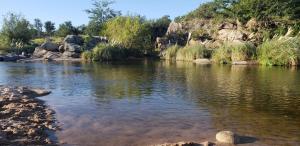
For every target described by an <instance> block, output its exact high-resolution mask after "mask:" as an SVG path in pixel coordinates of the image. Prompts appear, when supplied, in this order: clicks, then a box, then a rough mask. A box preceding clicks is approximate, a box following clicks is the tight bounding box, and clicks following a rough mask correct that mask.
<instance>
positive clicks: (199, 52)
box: [176, 45, 208, 61]
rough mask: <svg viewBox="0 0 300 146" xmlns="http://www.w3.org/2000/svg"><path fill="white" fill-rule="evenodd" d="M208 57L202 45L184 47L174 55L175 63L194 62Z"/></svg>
mask: <svg viewBox="0 0 300 146" xmlns="http://www.w3.org/2000/svg"><path fill="white" fill-rule="evenodd" d="M206 56H208V51H207V49H206V48H204V46H202V45H193V46H186V47H184V48H182V49H179V50H178V52H177V54H176V61H194V60H195V59H198V58H205V57H206Z"/></svg>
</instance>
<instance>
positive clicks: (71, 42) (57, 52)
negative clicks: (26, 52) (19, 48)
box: [32, 35, 107, 60]
mask: <svg viewBox="0 0 300 146" xmlns="http://www.w3.org/2000/svg"><path fill="white" fill-rule="evenodd" d="M102 42H103V43H106V42H107V39H106V38H104V37H99V36H94V37H92V38H91V39H90V40H89V41H88V42H84V39H83V38H82V37H81V36H78V35H68V36H67V37H66V38H65V39H64V40H63V41H62V42H61V44H55V43H52V42H45V43H43V44H42V45H41V46H39V47H37V48H36V49H35V51H34V53H33V55H32V56H33V57H32V58H33V59H44V60H68V59H76V58H80V54H81V53H82V51H84V50H90V49H92V48H94V47H95V46H96V45H97V44H98V43H102Z"/></svg>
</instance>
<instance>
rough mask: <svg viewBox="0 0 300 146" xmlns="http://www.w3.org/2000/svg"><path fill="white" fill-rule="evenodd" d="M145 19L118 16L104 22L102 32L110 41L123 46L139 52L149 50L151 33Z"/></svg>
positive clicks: (150, 47)
mask: <svg viewBox="0 0 300 146" xmlns="http://www.w3.org/2000/svg"><path fill="white" fill-rule="evenodd" d="M146 26H147V25H146V21H145V19H144V18H142V17H139V16H119V17H116V18H113V19H110V20H109V21H108V22H107V23H105V26H104V27H105V29H103V34H104V35H105V36H107V37H108V38H109V40H111V42H112V43H116V44H119V45H121V46H122V47H124V48H128V49H135V50H137V51H139V52H140V53H141V54H142V53H144V52H145V51H148V50H151V49H152V48H153V47H152V43H151V35H150V33H149V31H150V30H149V28H148V27H146Z"/></svg>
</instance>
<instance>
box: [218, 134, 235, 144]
mask: <svg viewBox="0 0 300 146" xmlns="http://www.w3.org/2000/svg"><path fill="white" fill-rule="evenodd" d="M216 139H217V141H218V142H220V143H226V144H238V142H239V138H238V136H237V135H236V134H234V133H233V132H231V131H221V132H219V133H217V135H216Z"/></svg>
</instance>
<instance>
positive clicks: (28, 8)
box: [0, 0, 209, 26]
mask: <svg viewBox="0 0 300 146" xmlns="http://www.w3.org/2000/svg"><path fill="white" fill-rule="evenodd" d="M115 1H116V3H115V4H114V5H113V8H114V9H116V10H121V11H122V13H123V14H128V13H129V14H141V15H143V16H146V17H147V18H150V19H153V18H159V17H161V16H163V15H170V16H171V18H174V17H176V16H180V15H183V14H186V13H187V12H189V11H191V10H193V9H195V8H197V7H198V6H199V5H200V4H201V3H204V2H207V1H209V0H115ZM91 3H92V1H91V0H0V25H1V24H2V22H1V21H2V19H3V15H5V14H7V13H8V12H15V13H21V14H22V15H23V16H25V17H26V19H28V20H30V21H31V22H32V21H33V19H34V18H40V19H41V20H42V21H43V22H45V21H47V20H51V21H54V22H55V23H56V25H58V24H60V23H62V22H64V21H72V22H73V24H74V25H76V26H77V25H81V24H86V23H87V22H88V16H87V14H86V13H85V12H84V10H85V9H88V8H91Z"/></svg>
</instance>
